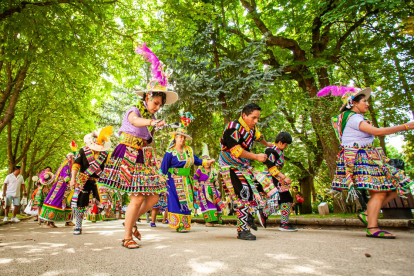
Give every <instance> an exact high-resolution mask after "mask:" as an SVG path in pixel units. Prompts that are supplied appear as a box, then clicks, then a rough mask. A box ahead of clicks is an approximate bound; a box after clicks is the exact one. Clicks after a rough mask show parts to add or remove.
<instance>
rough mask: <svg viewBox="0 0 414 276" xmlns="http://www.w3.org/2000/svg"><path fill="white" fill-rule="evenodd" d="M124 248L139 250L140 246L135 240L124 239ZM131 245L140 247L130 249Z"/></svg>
mask: <svg viewBox="0 0 414 276" xmlns="http://www.w3.org/2000/svg"><path fill="white" fill-rule="evenodd" d="M122 243H123V246H124V247H127V248H138V247H139V245H138V244H137V243H136V242H135V241H134V239H132V238H131V239H124V240H122ZM130 245H138V246H136V247H130Z"/></svg>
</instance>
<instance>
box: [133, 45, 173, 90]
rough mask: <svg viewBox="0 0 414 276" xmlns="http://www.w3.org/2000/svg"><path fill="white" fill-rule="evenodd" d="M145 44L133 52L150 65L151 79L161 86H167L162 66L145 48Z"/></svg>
mask: <svg viewBox="0 0 414 276" xmlns="http://www.w3.org/2000/svg"><path fill="white" fill-rule="evenodd" d="M146 44H147V43H144V44H142V46H140V47H137V48H136V49H135V52H136V53H137V54H139V55H142V56H143V58H144V60H145V61H147V62H149V63H151V73H152V75H153V78H154V79H155V80H157V81H158V83H159V84H161V85H162V86H166V85H167V78H168V76H165V73H164V70H163V66H164V64H163V63H162V62H161V61H159V59H158V58H157V56H156V55H155V54H154V53H153V52H152V51H151V50H150V49H149V48H148V47H147V46H146Z"/></svg>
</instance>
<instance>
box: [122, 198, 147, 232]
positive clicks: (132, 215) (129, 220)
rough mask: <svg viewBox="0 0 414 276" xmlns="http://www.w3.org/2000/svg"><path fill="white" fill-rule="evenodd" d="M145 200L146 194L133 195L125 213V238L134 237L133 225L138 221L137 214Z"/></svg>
mask: <svg viewBox="0 0 414 276" xmlns="http://www.w3.org/2000/svg"><path fill="white" fill-rule="evenodd" d="M144 201H145V196H144V195H141V194H139V195H136V196H135V195H131V201H130V203H129V205H128V208H127V210H126V214H125V234H124V239H131V238H132V227H133V226H134V225H135V223H136V221H137V216H138V213H139V210H140V209H141V207H142V205H143V203H144Z"/></svg>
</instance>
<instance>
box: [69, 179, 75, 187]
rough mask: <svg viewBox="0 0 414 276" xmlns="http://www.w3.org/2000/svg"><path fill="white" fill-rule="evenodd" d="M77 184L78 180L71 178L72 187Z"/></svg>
mask: <svg viewBox="0 0 414 276" xmlns="http://www.w3.org/2000/svg"><path fill="white" fill-rule="evenodd" d="M75 185H76V181H75V179H71V180H70V187H72V188H73V187H75Z"/></svg>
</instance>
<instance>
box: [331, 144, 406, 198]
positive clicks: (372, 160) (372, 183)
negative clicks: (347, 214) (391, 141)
mask: <svg viewBox="0 0 414 276" xmlns="http://www.w3.org/2000/svg"><path fill="white" fill-rule="evenodd" d="M412 184H413V182H412V181H411V179H410V178H409V177H407V176H406V175H405V174H404V171H402V170H399V169H397V168H395V167H393V166H391V165H390V164H389V159H388V158H387V157H386V156H385V154H384V152H383V151H382V149H381V148H374V147H371V146H367V147H357V146H354V147H345V148H342V149H341V151H340V152H339V154H338V159H337V168H336V172H335V176H334V179H333V182H332V189H335V190H349V189H364V190H369V191H373V192H389V191H398V193H399V194H400V195H403V194H404V193H407V192H408V191H409V187H410V186H411V185H412Z"/></svg>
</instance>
